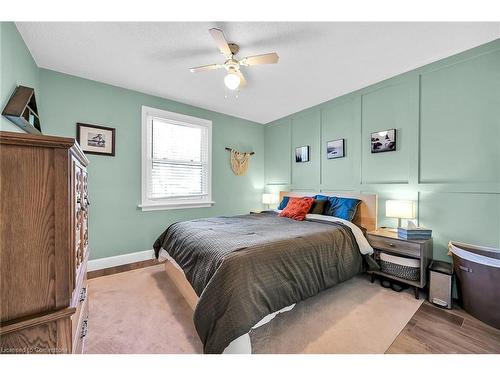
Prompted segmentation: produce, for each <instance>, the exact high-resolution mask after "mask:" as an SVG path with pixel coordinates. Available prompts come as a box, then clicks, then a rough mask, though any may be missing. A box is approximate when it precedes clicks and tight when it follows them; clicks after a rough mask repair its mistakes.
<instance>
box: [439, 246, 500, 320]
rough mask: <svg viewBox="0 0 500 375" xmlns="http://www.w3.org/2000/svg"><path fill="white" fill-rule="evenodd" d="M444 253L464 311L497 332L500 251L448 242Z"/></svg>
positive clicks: (499, 308) (499, 297)
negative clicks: (448, 261) (451, 264)
mask: <svg viewBox="0 0 500 375" xmlns="http://www.w3.org/2000/svg"><path fill="white" fill-rule="evenodd" d="M448 250H449V253H448V254H449V255H452V256H453V268H454V271H455V275H456V280H457V287H458V291H459V299H460V301H461V303H462V306H463V308H464V310H465V311H467V312H468V313H469V314H471V315H472V316H475V317H476V318H478V319H479V320H482V321H483V322H485V323H488V324H490V325H492V326H493V327H495V328H498V329H500V287H499V286H500V249H495V248H491V247H484V246H476V245H469V244H465V243H461V242H454V241H450V243H449V244H448Z"/></svg>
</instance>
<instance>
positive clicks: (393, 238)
mask: <svg viewBox="0 0 500 375" xmlns="http://www.w3.org/2000/svg"><path fill="white" fill-rule="evenodd" d="M366 237H367V239H368V242H369V243H370V245H371V247H373V250H374V251H375V253H374V257H375V258H377V257H378V256H379V254H380V253H388V254H392V255H396V256H398V255H399V256H403V257H407V258H413V259H419V260H420V279H419V280H417V281H413V280H406V279H403V278H400V277H397V276H394V275H391V274H388V273H385V272H382V271H369V273H370V274H371V281H372V283H373V281H374V280H375V276H376V275H379V276H384V277H387V278H388V279H392V280H397V281H399V282H401V283H404V284H407V285H411V286H413V288H414V290H415V298H416V299H418V298H419V290H420V289H423V288H425V286H426V284H427V268H428V267H429V263H430V261H431V260H432V238H431V239H428V240H405V239H403V238H399V237H398V234H397V233H396V232H391V231H388V230H387V229H377V230H375V231H372V232H368V233H367V234H366Z"/></svg>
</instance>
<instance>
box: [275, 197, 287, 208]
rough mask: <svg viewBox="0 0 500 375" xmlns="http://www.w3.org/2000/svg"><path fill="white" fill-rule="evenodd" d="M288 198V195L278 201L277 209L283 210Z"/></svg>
mask: <svg viewBox="0 0 500 375" xmlns="http://www.w3.org/2000/svg"><path fill="white" fill-rule="evenodd" d="M289 200H290V197H283V199H282V200H281V202H280V205H279V206H278V210H284V209H285V207H286V205H287V204H288V201H289Z"/></svg>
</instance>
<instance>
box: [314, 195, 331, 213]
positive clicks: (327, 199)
mask: <svg viewBox="0 0 500 375" xmlns="http://www.w3.org/2000/svg"><path fill="white" fill-rule="evenodd" d="M332 198H333V197H329V196H328V195H321V194H316V195H315V196H314V199H316V200H318V201H325V207H324V208H323V214H324V215H326V214H327V212H328V210H329V209H330V204H331V200H332Z"/></svg>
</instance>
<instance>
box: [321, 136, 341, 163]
mask: <svg viewBox="0 0 500 375" xmlns="http://www.w3.org/2000/svg"><path fill="white" fill-rule="evenodd" d="M344 144H345V139H344V138H340V139H334V140H333V141H328V142H326V157H327V159H338V158H343V157H344V156H345V151H344Z"/></svg>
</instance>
